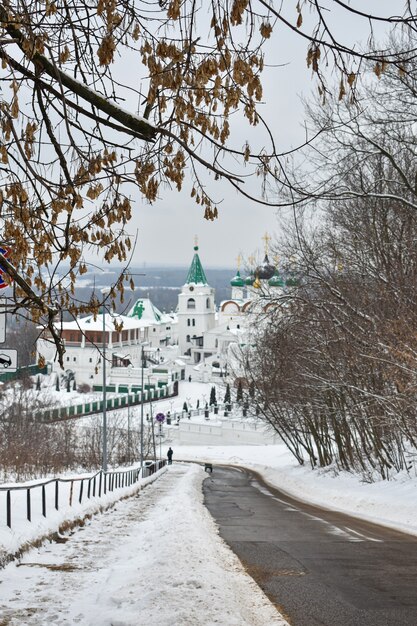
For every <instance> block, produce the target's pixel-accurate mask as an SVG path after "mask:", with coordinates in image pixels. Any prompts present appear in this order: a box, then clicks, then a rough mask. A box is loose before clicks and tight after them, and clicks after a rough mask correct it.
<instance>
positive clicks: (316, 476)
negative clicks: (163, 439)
mask: <svg viewBox="0 0 417 626" xmlns="http://www.w3.org/2000/svg"><path fill="white" fill-rule="evenodd" d="M163 454H164V449H163ZM174 459H184V460H197V461H211V462H213V463H224V464H231V465H239V466H241V467H248V468H251V469H254V470H256V471H257V472H259V473H260V474H261V475H262V477H263V478H264V479H265V480H266V481H267V482H269V483H270V484H271V485H273V486H275V487H278V488H279V489H282V490H283V491H285V492H287V493H289V494H290V495H293V496H295V497H296V498H299V499H301V500H306V501H307V502H311V503H313V504H318V505H320V506H324V507H327V508H330V509H334V510H338V511H343V512H345V513H349V514H351V515H354V516H356V517H361V518H363V519H367V520H369V521H372V522H376V523H379V524H383V525H385V526H390V527H391V528H396V529H398V530H402V531H405V532H407V533H410V534H414V535H417V475H416V472H415V470H414V475H413V474H411V475H409V474H406V473H405V472H404V473H403V474H397V475H396V476H395V477H393V478H392V479H391V480H389V481H386V480H385V481H384V480H381V479H379V480H376V481H375V482H372V483H370V482H364V481H363V479H362V478H361V476H359V475H357V474H350V473H348V472H340V473H336V472H335V471H334V469H333V470H332V469H321V470H314V471H312V470H311V468H310V466H309V465H307V466H305V467H300V466H299V465H298V464H297V463H296V461H295V459H294V457H293V456H292V455H291V454H290V453H289V451H288V450H287V448H286V447H285V446H284V445H283V444H281V445H275V446H274V445H269V446H204V445H202V446H180V445H178V446H177V447H176V448H175V449H174Z"/></svg>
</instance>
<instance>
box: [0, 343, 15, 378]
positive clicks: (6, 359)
mask: <svg viewBox="0 0 417 626" xmlns="http://www.w3.org/2000/svg"><path fill="white" fill-rule="evenodd" d="M16 370H17V350H2V349H1V348H0V372H2V371H7V372H15V371H16Z"/></svg>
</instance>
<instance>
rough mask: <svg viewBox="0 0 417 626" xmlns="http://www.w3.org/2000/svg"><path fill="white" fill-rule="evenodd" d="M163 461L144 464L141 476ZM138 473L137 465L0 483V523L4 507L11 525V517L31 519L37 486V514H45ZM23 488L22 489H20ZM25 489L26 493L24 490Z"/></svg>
mask: <svg viewBox="0 0 417 626" xmlns="http://www.w3.org/2000/svg"><path fill="white" fill-rule="evenodd" d="M165 464H166V461H165V460H161V461H156V462H153V463H152V464H151V465H144V467H143V472H142V477H143V478H147V477H149V476H151V475H152V474H154V473H155V472H157V471H158V470H160V469H161V468H162V467H164V465H165ZM140 477H141V470H140V468H134V469H130V470H124V471H109V472H103V470H100V471H99V472H97V473H96V474H93V475H92V476H83V477H80V478H51V479H49V480H45V481H42V482H39V483H34V484H30V485H16V486H10V485H9V486H7V487H1V486H0V495H1V496H3V494H4V495H5V505H4V501H3V502H2V505H1V508H0V511H1V515H0V524H3V523H4V518H3V512H2V510H4V509H5V513H6V516H5V522H6V524H7V526H8V527H9V528H12V517H13V516H14V517H15V519H16V520H19V521H22V519H26V520H27V521H28V522H31V521H32V513H33V512H34V511H33V508H34V507H33V505H34V500H35V498H34V497H33V494H34V491H35V490H38V489H39V490H40V498H39V497H38V498H36V504H37V510H36V513H37V514H38V515H42V516H43V517H45V518H46V517H47V515H48V512H50V511H53V510H55V511H59V509H60V507H61V508H62V507H64V506H69V507H71V506H72V505H73V504H74V503H75V502H78V503H79V504H81V503H82V502H83V500H90V499H91V498H101V497H102V496H103V495H105V494H106V493H108V492H113V491H115V490H116V489H122V488H123V487H130V486H131V485H133V484H135V483H137V482H138V481H139V479H140ZM22 492H23V493H22ZM24 492H26V493H24Z"/></svg>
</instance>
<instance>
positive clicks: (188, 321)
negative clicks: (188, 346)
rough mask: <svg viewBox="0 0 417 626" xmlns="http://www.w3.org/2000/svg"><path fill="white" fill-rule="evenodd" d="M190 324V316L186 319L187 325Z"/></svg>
mask: <svg viewBox="0 0 417 626" xmlns="http://www.w3.org/2000/svg"><path fill="white" fill-rule="evenodd" d="M190 325H191V322H190V318H188V320H187V326H190Z"/></svg>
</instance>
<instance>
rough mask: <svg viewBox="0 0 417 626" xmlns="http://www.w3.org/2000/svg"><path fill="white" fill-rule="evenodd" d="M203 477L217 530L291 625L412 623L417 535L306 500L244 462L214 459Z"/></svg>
mask: <svg viewBox="0 0 417 626" xmlns="http://www.w3.org/2000/svg"><path fill="white" fill-rule="evenodd" d="M203 485H204V494H205V504H206V506H207V507H208V509H209V511H210V512H211V514H212V515H213V517H214V519H215V520H216V522H217V523H218V525H219V528H220V535H221V536H222V537H223V539H224V540H225V541H226V542H227V543H228V544H229V545H230V547H231V548H232V550H233V551H234V552H235V553H236V554H237V555H238V557H239V558H240V560H241V561H242V562H243V564H244V565H245V567H246V569H247V571H248V572H249V574H250V575H251V576H252V577H253V578H254V579H255V580H256V581H257V583H258V584H259V586H260V587H261V588H262V589H263V590H264V592H265V593H266V594H267V595H268V597H269V598H270V599H271V600H272V602H274V604H275V605H276V606H277V607H278V609H279V610H280V611H281V612H282V613H283V614H284V616H285V617H286V618H287V619H288V621H289V622H290V624H292V625H293V626H319V625H320V626H416V625H417V537H413V536H409V535H406V534H403V533H400V532H397V531H394V530H389V529H387V528H384V527H382V526H377V525H375V524H371V523H369V522H365V521H362V520H358V519H355V518H352V517H349V516H346V515H343V514H342V513H335V512H332V511H326V510H324V509H320V508H318V507H314V506H311V505H308V504H304V503H302V502H299V501H297V500H295V499H293V498H291V497H289V496H287V495H285V494H284V493H282V492H280V491H278V490H277V489H274V488H272V487H270V486H269V485H266V484H265V483H264V482H263V481H262V479H261V477H260V476H259V475H257V474H255V473H252V472H249V471H247V470H238V469H233V468H221V467H215V468H214V471H213V474H212V475H210V476H209V477H208V478H207V479H206V480H205V481H204V483H203ZM265 626H267V625H265Z"/></svg>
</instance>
